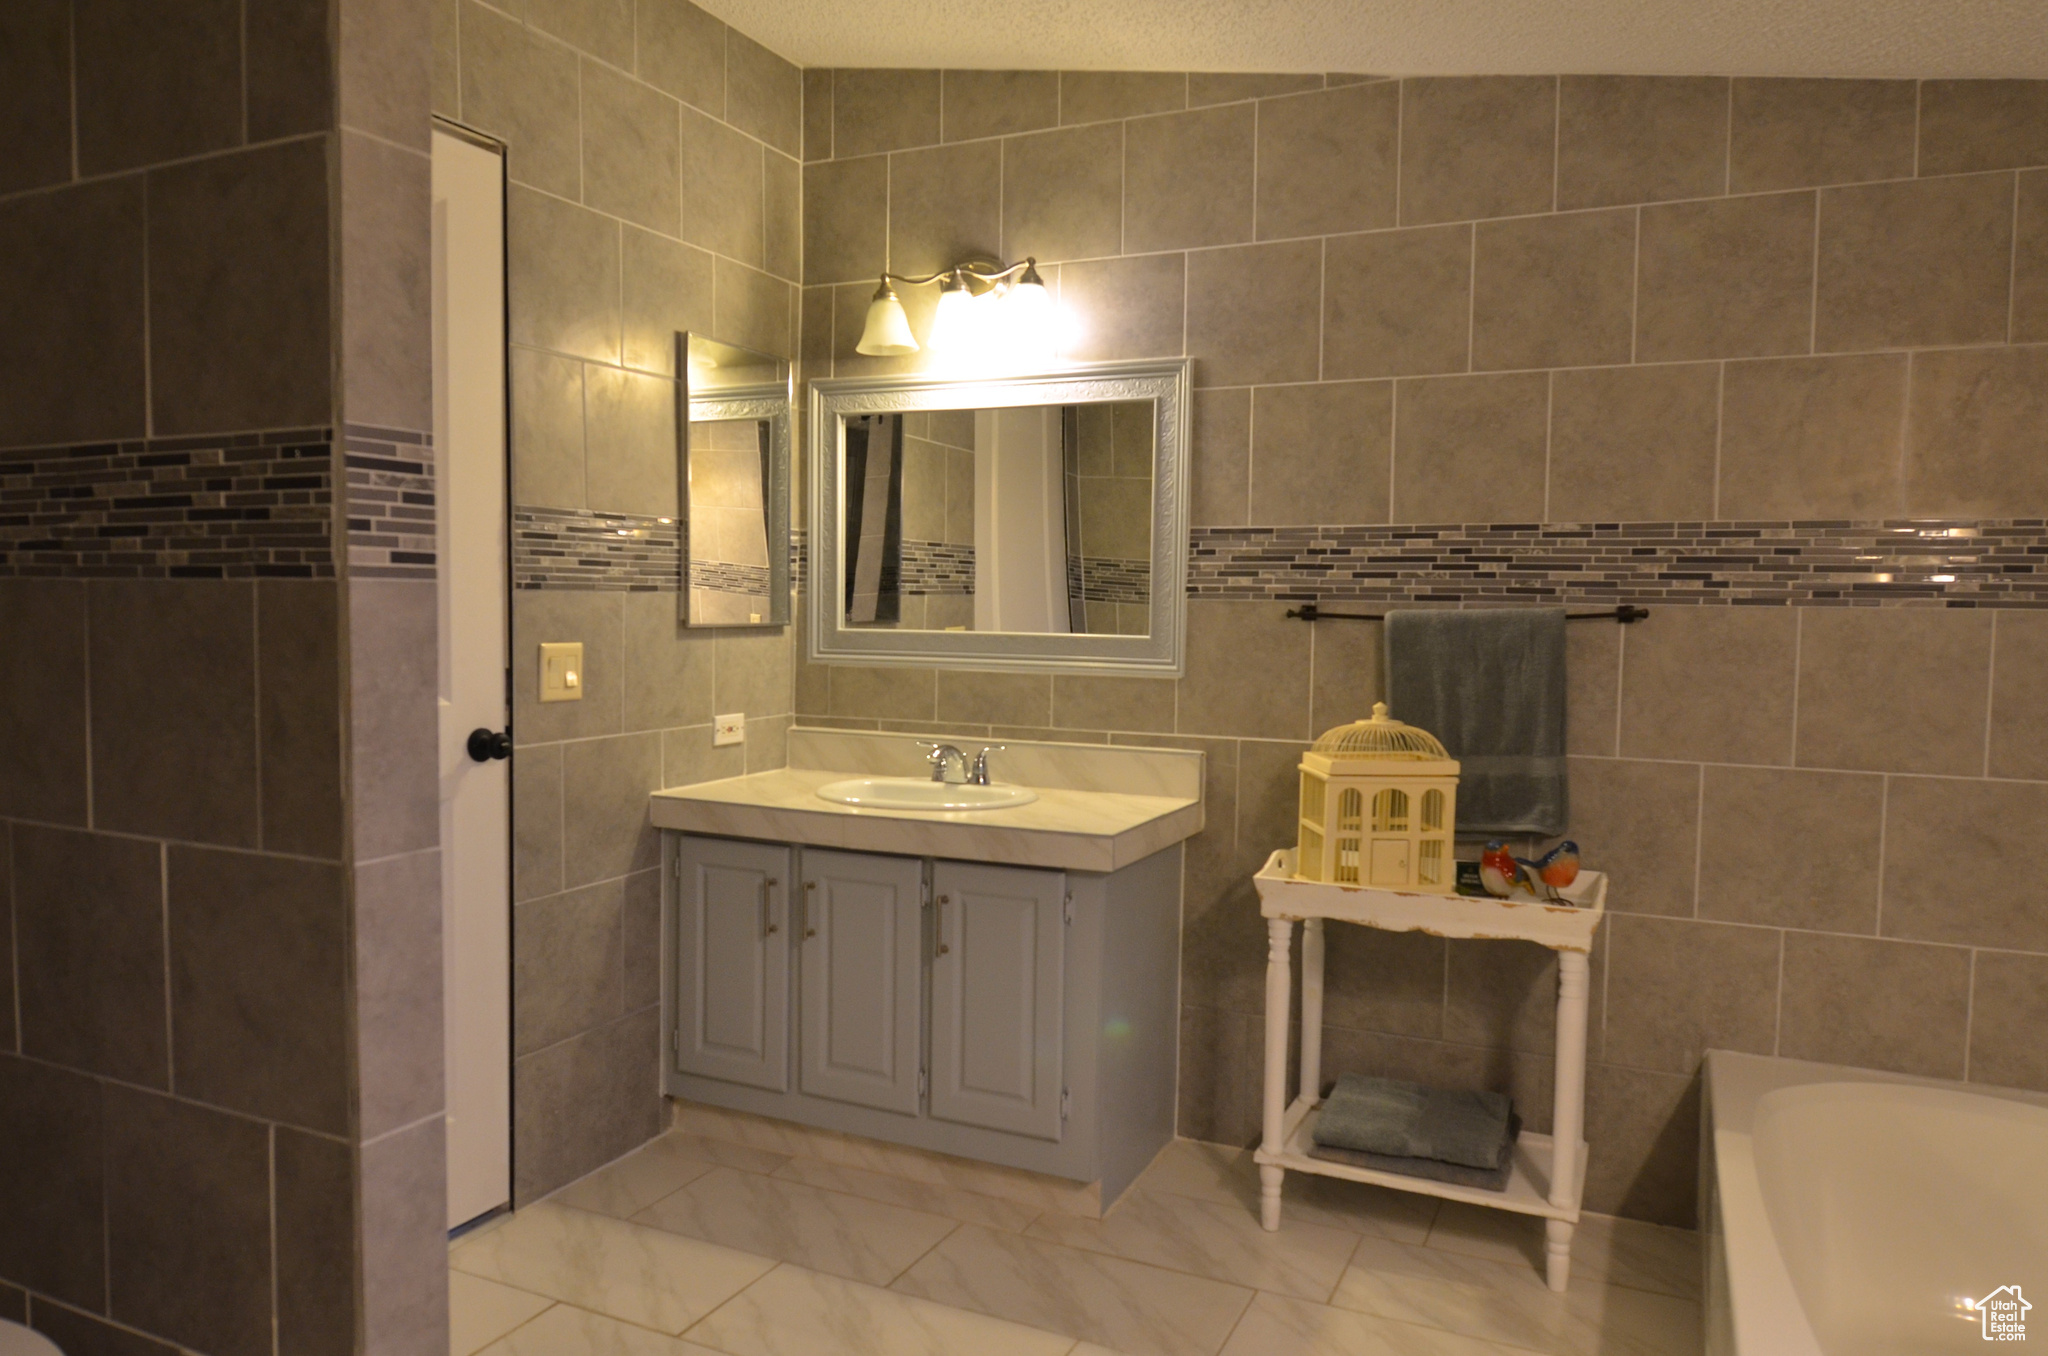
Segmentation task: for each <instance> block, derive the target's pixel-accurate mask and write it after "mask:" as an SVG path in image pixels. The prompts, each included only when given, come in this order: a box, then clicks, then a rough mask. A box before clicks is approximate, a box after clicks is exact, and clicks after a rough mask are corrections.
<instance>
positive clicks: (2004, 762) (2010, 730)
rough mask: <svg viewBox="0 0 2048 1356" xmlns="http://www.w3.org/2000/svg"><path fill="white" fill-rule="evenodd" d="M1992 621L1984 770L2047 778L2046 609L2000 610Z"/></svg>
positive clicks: (1993, 774) (2043, 779) (2047, 779)
mask: <svg viewBox="0 0 2048 1356" xmlns="http://www.w3.org/2000/svg"><path fill="white" fill-rule="evenodd" d="M1994 626H1995V628H1996V635H1995V637H1994V640H1993V644H1992V656H1991V762H1990V764H1989V767H1988V771H1989V772H1990V774H1991V775H1992V776H1994V777H2024V778H2027V779H2029V780H2033V781H2048V612H2027V611H2019V610H2013V611H2010V612H2000V613H1998V614H1997V616H1996V619H1995V621H1994Z"/></svg>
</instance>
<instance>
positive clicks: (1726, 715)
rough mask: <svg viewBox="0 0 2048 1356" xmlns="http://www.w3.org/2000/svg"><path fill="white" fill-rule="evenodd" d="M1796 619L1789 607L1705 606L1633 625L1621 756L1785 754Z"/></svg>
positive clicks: (1769, 758)
mask: <svg viewBox="0 0 2048 1356" xmlns="http://www.w3.org/2000/svg"><path fill="white" fill-rule="evenodd" d="M1797 624H1798V618H1797V617H1796V616H1795V615H1794V614H1793V613H1792V611H1791V610H1790V609H1786V608H1746V607H1711V606H1702V607H1661V608H1658V609H1656V611H1655V612H1654V613H1653V614H1652V616H1651V618H1650V620H1649V621H1648V622H1645V623H1643V624H1641V625H1638V626H1632V627H1630V628H1629V634H1628V636H1627V637H1626V638H1625V639H1624V640H1623V642H1622V664H1621V752H1622V756H1623V757H1626V758H1690V759H1699V760H1701V761H1704V762H1715V763H1777V764H1784V763H1789V762H1790V761H1791V758H1792V691H1793V683H1794V674H1793V655H1794V653H1795V652H1796V646H1797V641H1796V639H1795V636H1796V631H1795V628H1796V626H1797Z"/></svg>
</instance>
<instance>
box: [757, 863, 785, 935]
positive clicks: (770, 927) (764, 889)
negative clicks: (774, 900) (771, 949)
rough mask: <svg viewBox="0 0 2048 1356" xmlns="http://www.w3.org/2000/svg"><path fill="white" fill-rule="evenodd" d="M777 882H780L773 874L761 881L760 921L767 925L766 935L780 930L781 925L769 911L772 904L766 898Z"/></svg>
mask: <svg viewBox="0 0 2048 1356" xmlns="http://www.w3.org/2000/svg"><path fill="white" fill-rule="evenodd" d="M779 884H781V882H780V881H778V880H776V879H775V877H773V876H769V877H768V878H767V879H765V880H763V881H762V882H761V922H762V923H763V924H764V925H765V926H766V927H767V935H768V936H770V937H773V936H774V935H775V934H776V933H778V932H780V931H782V925H781V924H780V923H778V922H776V921H775V917H774V915H773V914H772V913H770V912H769V910H770V908H771V907H772V905H771V904H770V903H769V899H768V895H769V892H770V891H772V890H774V888H775V887H776V886H777V885H779Z"/></svg>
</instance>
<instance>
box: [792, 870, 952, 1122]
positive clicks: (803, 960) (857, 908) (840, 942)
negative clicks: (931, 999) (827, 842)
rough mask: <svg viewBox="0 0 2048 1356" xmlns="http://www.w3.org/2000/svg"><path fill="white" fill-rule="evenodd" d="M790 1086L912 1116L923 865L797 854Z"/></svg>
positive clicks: (918, 1049)
mask: <svg viewBox="0 0 2048 1356" xmlns="http://www.w3.org/2000/svg"><path fill="white" fill-rule="evenodd" d="M802 872H803V905H802V909H803V920H802V923H803V937H802V944H801V946H800V947H799V951H798V962H797V965H798V970H799V973H800V975H801V980H800V983H801V986H802V988H801V992H800V993H799V995H798V1001H797V1012H798V1021H799V1022H800V1024H801V1027H800V1031H799V1036H798V1040H797V1050H798V1058H799V1060H800V1061H801V1072H800V1073H799V1075H798V1084H799V1086H800V1087H801V1088H802V1089H803V1091H804V1092H806V1093H808V1094H810V1095H811V1096H813V1097H830V1098H832V1099H834V1100H835V1101H841V1102H852V1103H854V1104H855V1105H857V1106H871V1107H876V1108H879V1109H880V1110H883V1111H898V1112H901V1113H903V1114H904V1115H906V1116H914V1115H916V1114H917V1099H918V1086H917V1083H918V1078H917V1075H918V1070H919V1068H920V1067H921V1060H920V1056H921V1055H922V1053H923V1045H924V1042H923V1040H922V1039H921V1036H922V1028H923V1025H924V1024H923V1022H922V1021H921V1020H920V1018H921V1017H922V1006H923V1005H922V985H923V972H922V967H921V965H920V963H919V961H920V957H919V954H918V953H919V951H920V950H921V949H922V935H923V926H922V920H923V908H924V862H923V861H922V860H920V859H919V858H916V857H884V856H879V855H877V854H874V853H869V852H828V851H821V850H819V849H817V848H806V849H804V851H803V857H802Z"/></svg>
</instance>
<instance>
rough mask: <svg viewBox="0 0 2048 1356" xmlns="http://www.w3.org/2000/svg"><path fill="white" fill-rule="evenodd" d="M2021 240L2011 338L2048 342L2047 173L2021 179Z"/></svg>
mask: <svg viewBox="0 0 2048 1356" xmlns="http://www.w3.org/2000/svg"><path fill="white" fill-rule="evenodd" d="M2019 198H2020V200H2019V221H2018V225H2019V239H2018V240H2016V241H2015V242H2014V243H2013V279H2012V286H2013V296H2012V339H2013V342H2014V343H2016V344H2023V343H2029V342H2038V341H2040V340H2043V339H2048V170H2036V171H2035V172H2033V173H2031V174H2022V175H2020V176H2019Z"/></svg>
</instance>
